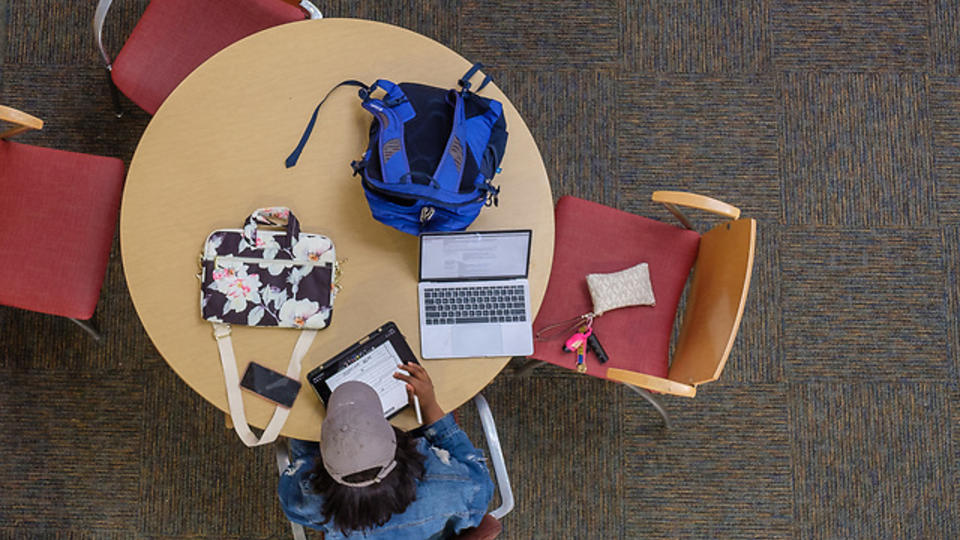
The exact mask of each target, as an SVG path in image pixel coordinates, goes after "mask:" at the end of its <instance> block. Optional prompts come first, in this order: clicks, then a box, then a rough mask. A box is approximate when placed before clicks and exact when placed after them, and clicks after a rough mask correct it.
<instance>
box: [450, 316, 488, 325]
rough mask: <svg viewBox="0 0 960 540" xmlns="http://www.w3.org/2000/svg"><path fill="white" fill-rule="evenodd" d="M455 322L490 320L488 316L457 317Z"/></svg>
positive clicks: (482, 321)
mask: <svg viewBox="0 0 960 540" xmlns="http://www.w3.org/2000/svg"><path fill="white" fill-rule="evenodd" d="M456 322H457V324H465V323H485V322H490V319H489V318H488V317H459V318H457V320H456Z"/></svg>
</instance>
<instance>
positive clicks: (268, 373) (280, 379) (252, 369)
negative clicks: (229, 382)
mask: <svg viewBox="0 0 960 540" xmlns="http://www.w3.org/2000/svg"><path fill="white" fill-rule="evenodd" d="M240 386H241V387H243V388H246V389H247V390H250V391H251V392H254V393H256V394H258V395H260V396H261V397H264V398H266V399H268V400H270V401H272V402H274V403H276V404H277V405H280V406H281V407H286V408H288V409H289V408H290V407H293V402H294V401H296V399H297V393H299V392H300V381H298V380H296V379H291V378H290V377H287V376H286V375H283V374H282V373H277V372H276V371H274V370H272V369H269V368H265V367H263V366H261V365H260V364H258V363H256V362H250V364H249V365H248V366H247V371H246V372H245V373H244V374H243V379H242V380H241V381H240Z"/></svg>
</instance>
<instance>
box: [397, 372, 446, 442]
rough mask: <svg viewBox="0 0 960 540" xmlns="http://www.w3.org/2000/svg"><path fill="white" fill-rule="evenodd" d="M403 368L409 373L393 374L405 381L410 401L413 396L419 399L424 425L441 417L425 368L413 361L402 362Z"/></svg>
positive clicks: (441, 411) (440, 410)
mask: <svg viewBox="0 0 960 540" xmlns="http://www.w3.org/2000/svg"><path fill="white" fill-rule="evenodd" d="M403 369H404V370H405V371H406V372H407V373H409V375H404V374H403V373H401V372H397V373H394V374H393V376H394V377H395V378H397V379H400V380H401V381H403V382H405V383H407V393H408V394H410V400H411V401H413V396H417V398H419V399H420V412H421V413H422V414H423V422H424V425H428V426H429V425H430V424H432V423H434V422H436V421H437V420H439V419H441V418H443V409H441V408H440V404H439V403H437V395H436V394H435V393H434V391H433V381H431V380H430V375H429V374H427V370H425V369H423V366H421V365H420V364H417V363H414V362H410V363H408V364H404V365H403Z"/></svg>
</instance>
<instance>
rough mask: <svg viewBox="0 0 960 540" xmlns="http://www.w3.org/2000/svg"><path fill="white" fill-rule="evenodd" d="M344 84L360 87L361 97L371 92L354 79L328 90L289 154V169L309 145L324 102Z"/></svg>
mask: <svg viewBox="0 0 960 540" xmlns="http://www.w3.org/2000/svg"><path fill="white" fill-rule="evenodd" d="M342 86H358V87H360V97H362V98H365V99H366V96H367V95H369V93H370V92H371V89H370V87H368V86H367V85H366V84H363V83H362V82H360V81H355V80H353V79H348V80H346V81H342V82H340V83H339V84H337V85H336V86H334V87H333V88H331V89H330V91H329V92H327V95H325V96H323V99H321V100H320V104H319V105H317V108H316V109H314V110H313V115H312V116H310V121H309V122H308V123H307V127H306V129H304V130H303V135H302V136H301V137H300V142H299V143H297V147H296V148H294V149H293V152H291V153H290V155H289V156H287V160H286V162H285V164H286V166H287V168H288V169H289V168H290V167H293V166H294V165H296V164H297V161H298V160H299V159H300V153H301V152H303V147H304V146H306V145H307V139H309V138H310V133H312V132H313V126H314V124H316V123H317V113H319V112H320V107H322V106H323V104H324V102H326V101H327V98H329V97H330V94H332V93H333V92H334V91H335V90H336V89H338V88H340V87H342Z"/></svg>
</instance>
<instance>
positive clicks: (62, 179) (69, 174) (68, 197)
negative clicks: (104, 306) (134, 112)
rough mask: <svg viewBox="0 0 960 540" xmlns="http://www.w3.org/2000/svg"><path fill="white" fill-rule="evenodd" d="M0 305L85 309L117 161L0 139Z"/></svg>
mask: <svg viewBox="0 0 960 540" xmlns="http://www.w3.org/2000/svg"><path fill="white" fill-rule="evenodd" d="M0 163H2V164H3V166H2V167H0V193H2V195H0V246H3V248H2V249H0V304H4V305H8V306H14V307H19V308H24V309H29V310H32V311H40V312H43V313H52V314H54V315H62V316H64V317H73V318H75V319H89V318H90V317H92V316H93V311H94V308H96V305H97V300H98V299H99V297H100V287H101V286H102V285H103V278H104V274H105V273H106V269H107V260H108V259H109V257H110V245H111V244H112V242H113V234H114V232H115V229H116V224H117V211H118V209H119V207H120V192H121V190H122V187H123V174H124V170H123V162H122V161H120V160H119V159H116V158H107V157H100V156H91V155H88V154H77V153H74V152H64V151H62V150H53V149H50V148H40V147H37V146H29V145H25V144H19V143H14V142H10V141H4V140H0Z"/></svg>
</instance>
